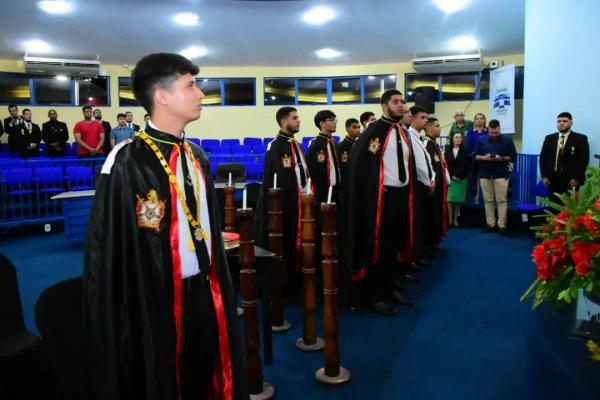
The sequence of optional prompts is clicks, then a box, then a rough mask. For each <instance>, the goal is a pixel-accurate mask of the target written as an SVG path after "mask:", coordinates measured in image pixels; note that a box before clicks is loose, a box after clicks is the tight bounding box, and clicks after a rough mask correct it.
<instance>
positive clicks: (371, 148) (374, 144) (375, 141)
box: [369, 137, 381, 154]
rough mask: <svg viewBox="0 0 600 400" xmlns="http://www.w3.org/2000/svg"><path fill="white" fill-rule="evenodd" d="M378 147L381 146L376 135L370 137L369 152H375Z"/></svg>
mask: <svg viewBox="0 0 600 400" xmlns="http://www.w3.org/2000/svg"><path fill="white" fill-rule="evenodd" d="M380 147H381V142H380V141H379V138H378V137H376V138H374V139H371V140H370V141H369V151H370V152H371V153H373V154H375V153H377V152H378V151H379V148H380Z"/></svg>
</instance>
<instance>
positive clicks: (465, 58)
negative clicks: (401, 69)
mask: <svg viewBox="0 0 600 400" xmlns="http://www.w3.org/2000/svg"><path fill="white" fill-rule="evenodd" d="M412 64H413V67H414V69H415V71H417V72H418V73H419V74H451V73H455V72H480V71H482V70H483V68H484V64H483V57H482V56H481V53H479V54H460V55H453V56H439V57H419V58H413V59H412Z"/></svg>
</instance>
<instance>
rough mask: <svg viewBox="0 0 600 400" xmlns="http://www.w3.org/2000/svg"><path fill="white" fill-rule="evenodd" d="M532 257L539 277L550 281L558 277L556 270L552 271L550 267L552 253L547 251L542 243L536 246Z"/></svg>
mask: <svg viewBox="0 0 600 400" xmlns="http://www.w3.org/2000/svg"><path fill="white" fill-rule="evenodd" d="M531 258H533V261H534V262H535V265H536V272H537V278H538V279H541V280H543V281H548V280H552V279H555V278H556V271H552V270H551V268H550V265H551V262H550V261H551V260H550V254H547V253H546V250H545V249H544V246H542V245H541V244H538V245H537V246H535V247H534V248H533V252H532V253H531Z"/></svg>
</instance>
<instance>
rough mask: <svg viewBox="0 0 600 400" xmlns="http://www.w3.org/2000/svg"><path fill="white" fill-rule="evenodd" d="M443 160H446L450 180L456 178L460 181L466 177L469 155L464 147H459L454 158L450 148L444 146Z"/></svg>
mask: <svg viewBox="0 0 600 400" xmlns="http://www.w3.org/2000/svg"><path fill="white" fill-rule="evenodd" d="M444 160H446V164H447V165H448V173H449V174H450V178H453V177H457V178H458V179H459V180H460V179H465V178H466V177H467V171H468V168H469V154H468V151H467V148H466V147H465V146H460V147H459V149H458V153H457V154H456V157H454V152H453V151H452V146H450V145H448V146H446V147H445V149H444Z"/></svg>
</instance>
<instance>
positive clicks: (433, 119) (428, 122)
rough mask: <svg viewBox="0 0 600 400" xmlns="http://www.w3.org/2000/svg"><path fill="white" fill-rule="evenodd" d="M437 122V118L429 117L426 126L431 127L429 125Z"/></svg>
mask: <svg viewBox="0 0 600 400" xmlns="http://www.w3.org/2000/svg"><path fill="white" fill-rule="evenodd" d="M437 121H438V119H437V118H435V117H429V118H427V125H431V124H433V123H434V122H437Z"/></svg>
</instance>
